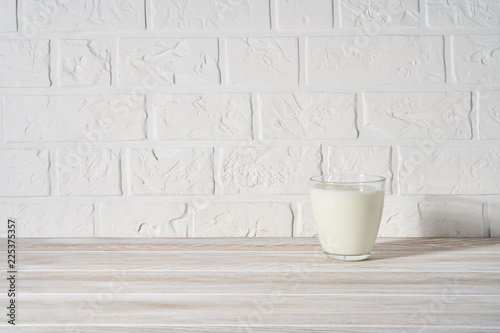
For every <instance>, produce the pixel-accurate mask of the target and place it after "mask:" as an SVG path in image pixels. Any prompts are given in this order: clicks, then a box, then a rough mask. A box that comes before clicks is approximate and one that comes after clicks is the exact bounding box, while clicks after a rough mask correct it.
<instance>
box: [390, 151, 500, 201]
mask: <svg viewBox="0 0 500 333" xmlns="http://www.w3.org/2000/svg"><path fill="white" fill-rule="evenodd" d="M430 144H432V142H430ZM499 174H500V149H499V148H497V147H491V148H488V147H441V148H436V147H433V146H430V145H425V144H424V143H423V144H422V146H414V147H400V148H399V185H400V192H401V194H446V195H448V194H498V193H499V188H500V178H499V177H498V175H499Z"/></svg>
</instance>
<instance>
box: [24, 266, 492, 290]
mask: <svg viewBox="0 0 500 333" xmlns="http://www.w3.org/2000/svg"><path fill="white" fill-rule="evenodd" d="M207 286H210V288H207ZM346 286H348V288H347V287H346ZM19 288H20V290H22V291H23V294H36V293H74V292H75V290H77V291H78V292H80V293H108V292H110V290H112V291H113V292H114V293H132V294H134V293H136V294H141V293H168V294H172V293H190V294H210V293H215V294H253V293H256V292H257V291H258V292H259V293H269V294H270V293H272V292H274V291H275V290H276V289H277V288H279V289H280V290H281V291H282V292H283V293H285V294H319V295H325V294H354V295H356V294H381V295H392V294H396V295H397V294H434V295H439V294H440V293H441V292H442V291H443V290H446V289H447V288H453V293H454V294H457V295H500V274H485V273H483V272H455V273H454V274H453V275H451V274H450V273H448V272H387V271H386V272H376V273H374V272H372V271H370V272H365V271H359V272H342V271H338V272H335V273H334V274H331V273H328V274H325V273H324V272H309V271H308V272H306V271H293V272H283V273H273V274H270V273H269V272H248V271H245V272H217V271H210V272H202V271H199V272H196V273H195V274H193V273H192V272H191V271H179V272H172V271H170V272H169V271H163V272H158V271H141V272H137V271H94V272H89V271H43V272H40V271H22V272H20V273H19Z"/></svg>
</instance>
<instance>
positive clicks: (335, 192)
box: [310, 175, 385, 261]
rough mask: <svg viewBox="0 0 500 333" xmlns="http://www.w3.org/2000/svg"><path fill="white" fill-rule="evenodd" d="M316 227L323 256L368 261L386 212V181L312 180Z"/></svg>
mask: <svg viewBox="0 0 500 333" xmlns="http://www.w3.org/2000/svg"><path fill="white" fill-rule="evenodd" d="M310 184H311V204H312V212H313V218H314V224H315V225H316V230H317V232H318V238H319V242H320V244H321V248H322V249H323V252H325V254H326V256H327V257H329V258H331V259H337V260H344V261H357V260H363V259H366V258H368V256H369V255H370V253H371V251H372V248H373V244H375V239H376V238H377V233H378V229H379V226H380V219H381V217H382V210H383V208H384V195H385V178H384V177H381V176H372V175H323V176H315V177H312V178H311V179H310Z"/></svg>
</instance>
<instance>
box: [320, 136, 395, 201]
mask: <svg viewBox="0 0 500 333" xmlns="http://www.w3.org/2000/svg"><path fill="white" fill-rule="evenodd" d="M327 170H328V173H329V174H369V175H378V176H383V177H385V178H386V179H387V180H386V185H385V186H386V192H387V193H392V171H391V148H390V147H334V146H329V147H328V167H327Z"/></svg>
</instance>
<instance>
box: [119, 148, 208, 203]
mask: <svg viewBox="0 0 500 333" xmlns="http://www.w3.org/2000/svg"><path fill="white" fill-rule="evenodd" d="M128 153H129V170H131V173H130V175H129V181H130V190H131V192H132V194H135V195H152V194H160V195H161V194H163V195H212V194H213V191H214V180H213V149H212V148H153V149H130V150H129V152H128Z"/></svg>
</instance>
